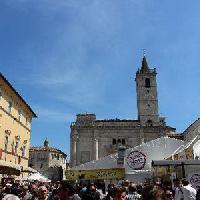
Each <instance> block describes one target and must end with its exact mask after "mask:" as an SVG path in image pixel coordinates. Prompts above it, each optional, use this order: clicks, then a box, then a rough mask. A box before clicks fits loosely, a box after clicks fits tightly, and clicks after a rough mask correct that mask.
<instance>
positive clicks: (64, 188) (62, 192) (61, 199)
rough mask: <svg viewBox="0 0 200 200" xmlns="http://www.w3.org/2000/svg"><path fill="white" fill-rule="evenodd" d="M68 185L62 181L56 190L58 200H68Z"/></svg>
mask: <svg viewBox="0 0 200 200" xmlns="http://www.w3.org/2000/svg"><path fill="white" fill-rule="evenodd" d="M70 187H71V186H70V184H69V183H68V182H66V181H62V182H61V185H60V187H59V189H58V200H70Z"/></svg>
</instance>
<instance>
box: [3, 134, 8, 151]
mask: <svg viewBox="0 0 200 200" xmlns="http://www.w3.org/2000/svg"><path fill="white" fill-rule="evenodd" d="M4 150H5V151H7V150H8V136H7V135H6V136H5V141H4Z"/></svg>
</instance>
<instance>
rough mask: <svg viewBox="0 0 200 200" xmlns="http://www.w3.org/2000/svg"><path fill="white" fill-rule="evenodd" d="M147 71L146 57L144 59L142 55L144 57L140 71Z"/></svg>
mask: <svg viewBox="0 0 200 200" xmlns="http://www.w3.org/2000/svg"><path fill="white" fill-rule="evenodd" d="M148 69H149V66H148V63H147V60H146V57H145V55H144V56H143V59H142V67H141V70H142V71H147V70H148Z"/></svg>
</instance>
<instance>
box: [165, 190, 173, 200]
mask: <svg viewBox="0 0 200 200" xmlns="http://www.w3.org/2000/svg"><path fill="white" fill-rule="evenodd" d="M165 200H174V196H173V193H172V191H171V190H166V192H165Z"/></svg>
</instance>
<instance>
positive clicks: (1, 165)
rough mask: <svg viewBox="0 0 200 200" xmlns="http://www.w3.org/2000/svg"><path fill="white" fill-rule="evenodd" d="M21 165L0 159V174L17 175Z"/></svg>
mask: <svg viewBox="0 0 200 200" xmlns="http://www.w3.org/2000/svg"><path fill="white" fill-rule="evenodd" d="M20 172H21V167H20V166H19V165H16V164H14V163H11V162H6V161H4V160H0V174H7V175H17V176H19V175H20Z"/></svg>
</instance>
